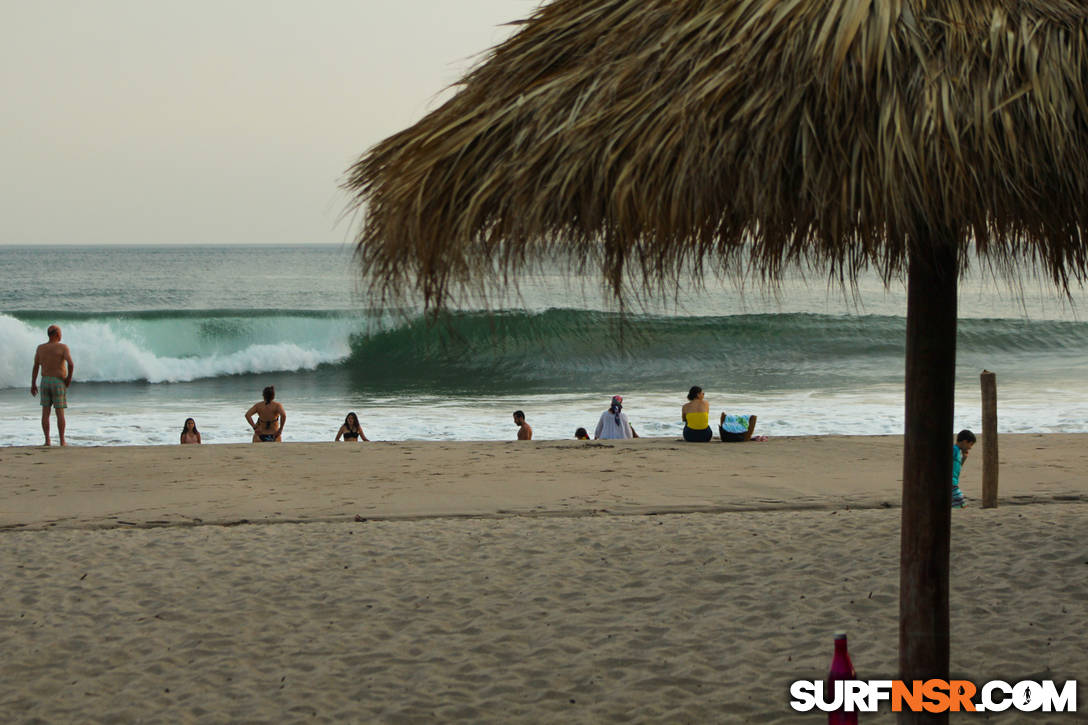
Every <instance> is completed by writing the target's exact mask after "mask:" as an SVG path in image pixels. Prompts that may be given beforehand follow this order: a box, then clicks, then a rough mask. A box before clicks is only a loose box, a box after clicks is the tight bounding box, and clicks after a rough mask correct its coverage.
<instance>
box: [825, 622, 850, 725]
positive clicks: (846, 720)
mask: <svg viewBox="0 0 1088 725" xmlns="http://www.w3.org/2000/svg"><path fill="white" fill-rule="evenodd" d="M857 678H858V675H857V673H856V672H854V663H853V662H851V661H850V653H849V652H847V651H846V632H837V633H836V634H835V656H834V657H832V658H831V671H830V672H828V673H827V683H826V684H825V685H824V697H825V699H827V700H830V699H831V698H832V696H834V694H835V685H834V683H835V682H836V681H837V680H856V679H857ZM827 723H828V725H858V714H857V713H856V712H844V711H842V710H837V711H835V712H829V713H827Z"/></svg>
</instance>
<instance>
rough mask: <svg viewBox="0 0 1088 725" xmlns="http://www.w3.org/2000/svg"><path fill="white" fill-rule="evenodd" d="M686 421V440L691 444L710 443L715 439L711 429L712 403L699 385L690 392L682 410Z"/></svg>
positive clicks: (681, 414)
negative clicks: (707, 399)
mask: <svg viewBox="0 0 1088 725" xmlns="http://www.w3.org/2000/svg"><path fill="white" fill-rule="evenodd" d="M680 410H681V413H680V417H681V418H683V420H684V440H686V441H689V442H691V443H708V442H710V441H711V440H713V439H714V431H713V430H712V429H711V428H710V403H708V402H707V401H706V397H705V395H704V394H703V389H702V388H700V387H699V386H698V385H693V386H691V390H689V391H688V402H687V403H685V404H684V407H683V408H681V409H680Z"/></svg>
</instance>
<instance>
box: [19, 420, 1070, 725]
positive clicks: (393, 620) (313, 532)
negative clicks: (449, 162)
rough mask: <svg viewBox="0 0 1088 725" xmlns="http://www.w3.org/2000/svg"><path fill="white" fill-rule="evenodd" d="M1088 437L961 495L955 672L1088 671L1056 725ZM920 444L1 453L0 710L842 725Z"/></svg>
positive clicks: (243, 718)
mask: <svg viewBox="0 0 1088 725" xmlns="http://www.w3.org/2000/svg"><path fill="white" fill-rule="evenodd" d="M1086 444H1088V437H1086V436H1083V435H1046V436H1042V435H1004V436H1002V438H1001V462H1002V467H1001V491H1000V493H1001V499H1000V504H1001V505H1000V507H999V508H998V509H996V510H982V509H981V508H979V507H978V497H979V493H980V492H979V485H980V484H979V481H980V478H981V455H978V454H980V453H981V450H980V449H976V452H975V455H973V456H972V458H971V459H970V460H969V462H968V464H967V467H966V468H965V472H964V475H963V478H962V484H963V488H964V492H965V494H966V495H967V496H968V498H969V502H970V504H969V507H968V508H967V509H965V510H961V511H954V512H953V536H952V582H951V584H952V591H951V599H952V669H953V673H954V674H955V675H957V676H960V677H963V678H965V679H971V680H974V681H976V682H984V681H986V680H990V679H995V678H1001V679H1006V680H1009V681H1015V680H1020V679H1055V680H1060V681H1064V680H1067V679H1077V680H1080V681H1081V687H1080V690H1079V693H1078V694H1079V702H1080V703H1082V704H1081V711H1080V712H1079V713H1077V714H1075V715H1068V714H1066V715H1046V714H1040V713H1036V714H1034V715H1032V716H1031V722H1033V723H1034V722H1040V723H1041V722H1081V721H1084V720H1085V719H1088V710H1086V709H1085V706H1084V704H1083V703H1084V702H1085V687H1084V684H1083V682H1084V681H1085V680H1088V654H1086V651H1085V647H1084V632H1085V630H1086V629H1088V606H1085V602H1086V601H1088V549H1086V548H1085V543H1084V534H1085V532H1088V506H1086V505H1085V504H1086V502H1088V445H1086ZM901 449H902V441H901V439H900V438H899V437H895V436H889V437H874V438H827V437H824V438H796V439H772V440H770V441H767V442H764V443H749V444H732V445H721V444H715V445H709V446H699V445H689V444H683V443H680V442H677V441H674V440H637V441H630V442H600V443H593V444H584V443H582V444H579V443H576V442H574V441H538V442H530V443H527V444H526V443H520V444H519V443H513V442H511V443H505V442H481V443H375V444H364V445H349V444H343V445H334V444H301V443H300V444H284V445H280V446H252V445H222V446H203V447H199V448H198V447H184V448H182V447H177V446H174V447H117V448H82V449H81V448H69V449H66V450H62V449H42V448H5V449H0V535H2V541H3V543H4V546H3V548H2V552H3V553H2V555H0V556H2V561H0V564H2V566H3V571H4V572H5V573H6V578H5V582H6V586H4V587H3V588H2V590H0V591H2V594H0V598H2V606H0V618H2V619H3V625H4V626H3V628H2V630H0V631H2V632H3V633H4V634H3V641H4V651H5V653H6V656H5V657H4V659H3V664H2V665H0V721H3V722H50V723H52V722H164V723H174V722H198V723H218V722H266V723H279V722H383V723H385V722H388V723H399V722H404V723H415V722H472V723H477V722H495V723H507V722H519V723H538V722H556V723H570V722H576V723H577V722H587V723H590V722H647V723H656V722H670V723H711V722H764V723H793V722H797V723H803V722H819V721H821V716H820V715H818V714H811V713H810V714H808V715H801V714H799V713H795V712H793V711H792V710H790V708H789V704H788V701H789V696H788V688H789V684H790V683H791V682H792V681H794V680H797V679H818V678H821V677H822V676H824V674H825V673H826V669H827V667H828V664H829V662H830V657H831V644H832V642H831V640H832V635H833V633H834V632H835V631H837V630H840V629H841V630H846V631H847V632H848V633H849V636H850V648H851V654H852V656H853V660H854V664H855V666H856V668H857V670H858V674H859V676H860V677H862V678H866V679H868V678H878V677H892V676H894V673H895V672H894V671H895V663H896V647H897V636H898V630H897V626H898V625H897V621H898V620H897V618H898V556H899V511H898V500H899V486H900V485H901V483H900V468H901V455H902V453H901ZM357 519H363V520H357ZM1024 717H1025V716H1024V715H1018V714H1016V713H1005V714H1003V715H1000V716H996V715H991V716H989V719H987V716H986V715H974V716H972V715H966V714H964V715H958V716H953V721H954V722H982V721H995V722H1010V723H1011V722H1019V721H1020V719H1022V718H1024ZM865 722H894V718H893V717H892V715H891V714H889V713H881V714H879V715H876V716H868V717H866V718H865Z"/></svg>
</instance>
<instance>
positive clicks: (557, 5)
mask: <svg viewBox="0 0 1088 725" xmlns="http://www.w3.org/2000/svg"><path fill="white" fill-rule="evenodd" d="M1086 31H1088V6H1086V5H1085V4H1084V3H1080V2H1070V1H1068V0H928V1H927V0H879V1H878V0H780V1H777V2H772V1H770V0H555V2H552V3H550V4H547V5H545V6H543V7H541V8H540V9H539V10H537V11H536V13H535V14H534V15H533V16H532V17H531V18H530V19H529V20H528V21H527V22H526V23H525V25H524V26H523V28H522V29H521V30H520V31H519V32H518V33H517V34H516V35H514V36H513V37H512V38H510V39H509V40H508V41H506V42H505V43H503V44H501V45H500V46H498V47H496V48H495V49H493V50H492V51H491V52H490V53H489V55H488V56H487V57H486V58H485V59H484V60H483V62H482V63H480V64H479V65H478V66H477V67H476V68H475V70H473V71H472V72H471V73H470V74H469V75H468V76H467V77H466V78H465V79H464V80H463V81H462V83H461V85H460V89H459V92H458V93H457V94H456V95H455V96H454V97H453V98H452V99H451V100H449V101H448V102H447V103H445V104H444V105H442V106H441V107H440V108H438V109H437V110H435V111H434V112H432V113H430V114H429V115H427V116H426V117H425V118H423V119H422V120H421V121H419V122H418V123H417V124H415V125H414V126H412V127H411V128H408V129H406V130H404V131H402V132H401V133H398V134H396V135H394V136H391V137H390V138H388V139H386V140H385V141H383V142H381V143H380V144H378V145H377V146H375V147H374V148H372V149H371V150H369V151H368V152H367V153H366V154H365V155H364V156H363V157H362V158H361V159H359V161H358V162H357V163H356V164H355V165H354V166H352V168H351V169H350V172H349V177H348V179H347V181H346V183H345V188H347V189H348V190H349V191H350V192H352V193H353V195H354V204H355V205H356V206H357V207H358V208H361V209H362V210H363V212H364V221H363V224H362V226H361V229H360V230H359V233H358V237H357V242H358V251H359V254H360V258H361V261H362V264H363V265H364V269H365V271H366V272H367V274H368V275H369V277H370V279H371V280H372V281H373V282H374V283H375V284H376V288H375V289H376V291H378V292H381V293H384V294H389V293H393V294H394V296H396V293H398V292H400V293H404V294H407V295H410V296H411V297H415V296H416V294H417V293H418V294H421V295H422V297H423V299H424V300H425V301H426V303H427V304H428V306H430V307H432V308H433V307H435V306H438V305H441V304H442V303H445V302H448V301H449V300H450V298H451V295H452V294H453V293H454V292H455V291H456V290H457V289H459V288H460V287H462V286H465V285H467V286H468V287H470V288H471V287H476V286H487V285H488V284H490V283H491V282H494V281H499V282H501V281H502V280H503V279H504V275H508V274H510V273H516V272H518V271H520V270H522V269H524V268H526V267H527V266H530V265H531V264H532V262H533V261H534V260H537V259H546V258H549V257H551V256H555V255H557V256H560V257H566V258H568V259H572V260H574V261H575V263H576V264H578V265H582V264H588V265H589V266H594V265H598V264H599V265H600V266H601V268H602V269H603V271H604V273H605V277H606V279H607V280H608V281H609V283H610V284H611V285H612V286H613V288H614V289H616V290H617V291H618V290H619V287H620V284H621V281H622V279H623V277H624V275H625V274H627V273H631V272H633V274H634V278H635V279H638V280H642V281H649V282H651V283H653V282H661V281H665V280H667V279H669V278H670V276H672V275H674V274H676V273H677V271H678V270H680V269H684V268H685V265H688V264H695V265H696V266H697V267H698V266H699V265H700V264H701V263H705V264H706V265H709V266H711V267H713V268H716V269H717V270H719V271H729V270H733V271H736V270H747V269H751V270H753V271H755V272H757V273H761V274H763V275H765V276H768V277H771V278H773V277H774V276H775V275H776V274H778V273H779V272H780V271H781V270H782V269H783V267H784V265H788V264H791V263H793V262H803V263H811V264H814V265H816V266H817V267H818V268H822V269H825V270H829V271H830V273H831V274H844V275H846V276H850V275H852V274H853V273H855V272H857V271H858V270H860V269H862V268H864V267H866V266H873V267H875V268H876V269H877V270H879V271H880V273H881V274H883V275H884V276H885V278H888V277H891V276H894V275H897V274H898V273H899V272H900V271H901V269H902V268H903V266H904V264H905V260H906V249H907V245H909V244H911V243H912V242H913V241H918V240H923V239H926V238H927V234H928V235H932V234H933V233H934V232H935V231H936V232H938V233H937V234H936V236H937V237H940V238H943V239H945V240H947V241H946V242H942V243H954V244H956V245H957V249H958V256H959V258H960V261H961V262H963V261H965V260H966V259H967V258H968V253H969V251H971V249H972V247H973V248H974V250H975V251H977V252H978V254H979V256H980V257H981V258H983V259H986V260H988V261H989V262H990V263H993V264H995V265H996V266H997V267H999V268H1011V267H1012V265H1013V264H1014V263H1019V262H1023V261H1026V262H1027V263H1028V264H1030V265H1037V266H1039V267H1040V268H1041V269H1042V270H1043V271H1044V272H1045V273H1047V274H1048V275H1049V276H1050V277H1052V278H1053V279H1054V280H1055V281H1056V282H1057V283H1058V284H1059V285H1060V286H1065V285H1066V284H1067V283H1068V281H1069V279H1070V278H1072V279H1076V280H1081V281H1083V279H1084V278H1085V269H1086V266H1088V250H1086V245H1085V240H1084V238H1083V236H1082V230H1083V229H1085V228H1088V91H1086V87H1088V35H1086ZM922 230H926V233H922ZM918 243H919V244H921V243H923V242H920V241H919V242H918ZM697 271H701V268H699V269H698V270H697Z"/></svg>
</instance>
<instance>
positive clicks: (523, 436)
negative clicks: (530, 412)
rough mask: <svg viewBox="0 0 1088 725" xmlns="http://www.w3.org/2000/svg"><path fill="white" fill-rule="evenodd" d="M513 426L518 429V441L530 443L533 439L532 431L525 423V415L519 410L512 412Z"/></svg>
mask: <svg viewBox="0 0 1088 725" xmlns="http://www.w3.org/2000/svg"><path fill="white" fill-rule="evenodd" d="M514 425H516V426H517V427H518V440H519V441H531V440H532V439H533V429H532V427H531V426H530V425H529V424H528V423H526V422H525V413H522V412H521V411H520V410H515V411H514Z"/></svg>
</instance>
